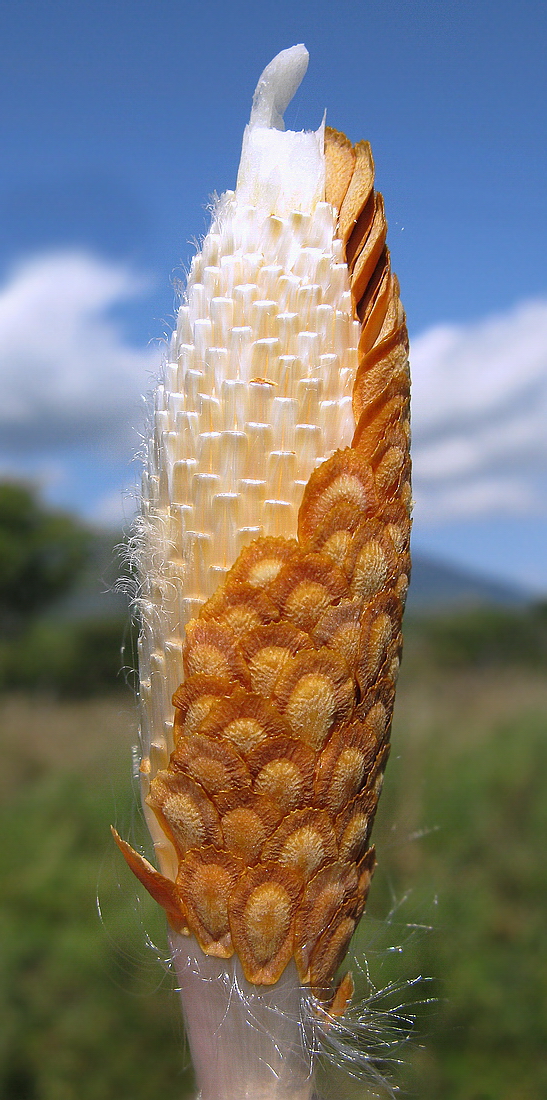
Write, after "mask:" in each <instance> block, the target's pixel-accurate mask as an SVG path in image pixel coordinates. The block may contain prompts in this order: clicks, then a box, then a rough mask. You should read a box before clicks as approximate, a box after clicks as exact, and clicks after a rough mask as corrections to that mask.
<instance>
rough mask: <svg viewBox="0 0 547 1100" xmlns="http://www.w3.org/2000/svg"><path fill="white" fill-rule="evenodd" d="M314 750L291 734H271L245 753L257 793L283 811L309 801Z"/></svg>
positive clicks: (285, 811) (307, 803) (311, 787)
mask: <svg viewBox="0 0 547 1100" xmlns="http://www.w3.org/2000/svg"><path fill="white" fill-rule="evenodd" d="M314 765H315V753H314V752H313V750H312V749H311V748H309V746H308V745H304V744H303V743H302V741H296V740H295V739H294V738H292V737H272V738H268V740H267V741H263V742H262V744H260V745H259V746H258V748H256V749H254V750H253V751H252V752H250V753H249V755H248V757H247V767H248V768H249V771H250V772H251V775H252V776H253V780H254V782H253V787H254V790H255V792H256V793H257V794H261V795H267V796H268V797H269V798H271V799H272V800H273V801H274V802H276V803H277V804H278V805H279V806H280V807H281V809H282V810H283V811H284V813H290V811H291V810H295V809H296V808H297V807H299V806H306V805H309V804H310V802H311V799H312V790H313V771H314Z"/></svg>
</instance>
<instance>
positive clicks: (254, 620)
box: [199, 581, 279, 638]
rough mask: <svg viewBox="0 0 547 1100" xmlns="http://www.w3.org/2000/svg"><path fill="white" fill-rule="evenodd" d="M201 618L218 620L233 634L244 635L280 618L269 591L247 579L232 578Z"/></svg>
mask: <svg viewBox="0 0 547 1100" xmlns="http://www.w3.org/2000/svg"><path fill="white" fill-rule="evenodd" d="M199 618H200V619H215V620H216V621H217V622H219V623H221V624H222V625H223V626H225V627H226V629H227V630H229V631H230V633H231V634H232V636H233V637H235V638H241V637H242V636H243V635H244V634H247V633H248V631H249V630H253V629H254V628H255V627H257V626H262V625H263V624H264V623H270V622H275V621H276V620H277V619H279V611H278V609H277V607H276V606H275V603H273V602H272V600H271V599H269V597H268V596H267V595H266V593H265V592H263V591H261V590H260V589H257V588H256V586H254V585H252V584H249V583H246V582H244V581H240V582H234V581H232V582H231V583H230V584H229V585H228V586H224V585H221V587H220V588H219V589H218V590H217V591H216V592H215V593H214V595H213V596H211V598H210V599H209V600H207V603H206V604H204V606H203V607H202V609H201V611H200V614H199Z"/></svg>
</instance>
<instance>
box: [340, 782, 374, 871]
mask: <svg viewBox="0 0 547 1100" xmlns="http://www.w3.org/2000/svg"><path fill="white" fill-rule="evenodd" d="M377 806H378V796H377V794H376V792H375V790H374V788H370V787H365V789H364V791H361V792H360V793H359V794H357V795H355V797H354V798H352V800H351V802H350V803H349V804H348V805H347V806H346V807H345V808H344V810H342V812H341V813H340V814H339V815H338V817H337V818H336V821H335V829H336V836H337V841H338V850H339V854H340V859H342V860H344V861H346V862H349V861H352V862H357V861H358V860H360V859H361V858H362V857H363V853H364V852H366V850H367V845H368V841H369V837H370V833H371V830H372V825H373V822H374V815H375V813H376V809H377Z"/></svg>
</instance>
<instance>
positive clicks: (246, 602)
mask: <svg viewBox="0 0 547 1100" xmlns="http://www.w3.org/2000/svg"><path fill="white" fill-rule="evenodd" d="M325 152H326V169H327V172H326V200H327V202H330V203H331V205H332V206H333V207H334V208H335V210H336V211H337V212H338V230H337V232H338V236H339V237H340V239H341V240H342V242H343V244H344V247H345V256H346V261H347V265H348V271H349V280H350V286H351V291H352V296H353V305H354V312H355V316H356V317H358V318H359V320H360V322H361V339H360V344H359V366H358V370H357V374H356V378H355V385H354V389H353V411H354V416H355V425H356V427H355V435H354V438H353V442H352V445H351V447H347V448H345V449H343V450H339V451H337V452H336V453H335V454H333V455H332V457H330V458H328V459H327V460H326V461H324V462H323V463H322V464H321V465H320V466H319V467H318V468H317V469H316V470H315V471H314V472H313V474H312V476H311V477H310V479H309V481H308V483H307V485H306V486H305V489H304V492H303V498H302V503H301V507H300V511H299V515H298V531H297V538H293V539H288V538H272V537H269V538H262V539H257V540H256V541H254V542H253V543H251V545H250V546H248V547H247V548H246V549H244V550H243V551H242V553H241V554H240V555H239V557H238V558H237V560H236V561H235V562H234V564H233V566H232V568H231V569H230V571H229V572H228V574H227V575H226V577H225V580H224V582H223V583H222V584H221V585H220V586H219V587H218V589H217V591H216V592H215V593H214V595H213V596H212V597H211V598H210V599H209V600H208V601H207V602H206V603H205V604H204V606H203V607H202V609H201V611H200V612H199V614H198V615H197V617H196V618H195V619H193V620H192V621H191V622H190V624H189V625H188V628H187V631H186V640H185V646H184V653H183V659H184V670H185V674H186V680H185V682H184V683H183V684H182V685H181V686H180V688H179V689H178V690H177V692H176V693H175V696H174V698H173V703H174V706H175V723H174V736H175V749H174V752H173V753H172V756H171V760H170V763H169V765H168V767H167V768H164V769H163V770H162V771H159V772H158V773H157V774H156V776H155V777H154V778H153V779H152V782H151V787H150V794H149V796H148V799H147V801H148V804H149V806H150V807H151V808H152V810H153V811H154V813H155V814H156V816H157V818H158V820H159V822H160V824H161V826H162V828H163V830H164V831H165V833H166V835H167V836H168V838H169V840H170V841H171V842H172V844H173V845H174V848H175V850H176V853H177V858H178V864H179V869H178V875H177V878H176V883H172V882H170V881H169V880H168V879H166V878H164V877H163V876H162V875H160V874H159V873H158V872H157V871H155V870H154V869H153V868H152V867H151V865H150V864H148V863H147V861H146V860H144V859H142V857H139V856H138V855H137V854H136V853H133V852H132V850H131V849H130V848H129V846H128V845H126V844H125V842H123V841H119V840H118V843H119V844H120V847H121V850H122V852H123V854H124V855H125V857H126V859H127V861H128V863H129V865H130V866H131V868H132V870H133V871H134V872H135V873H136V874H137V875H138V877H139V878H140V879H141V881H142V882H144V883H145V885H146V886H147V887H148V889H149V890H150V892H151V894H152V895H153V896H154V897H155V898H156V899H157V900H158V901H159V902H160V904H161V905H163V906H164V908H165V910H166V912H167V916H168V918H169V921H170V922H171V924H172V925H173V927H175V928H176V929H177V930H179V931H180V930H181V929H182V930H185V929H188V930H189V931H191V932H192V933H193V934H194V935H195V936H196V938H197V940H198V942H199V944H200V946H201V948H202V950H203V951H204V952H205V953H207V954H211V955H216V956H219V957H222V958H227V957H229V956H231V955H232V954H233V953H234V951H235V952H237V954H238V956H239V958H240V960H241V964H242V967H243V971H244V973H245V976H246V977H247V979H248V980H249V981H251V982H254V983H258V984H272V983H274V982H276V981H277V980H278V978H279V977H280V975H281V974H282V972H283V970H284V968H285V966H286V965H287V963H288V962H289V960H290V959H291V957H293V958H294V959H295V962H296V966H297V969H298V972H299V975H300V978H301V980H302V982H304V983H309V984H310V985H311V988H312V990H313V992H314V993H315V994H316V995H317V997H318V998H320V999H322V1000H325V1001H329V1000H330V1002H331V1010H332V1011H334V1012H341V1011H343V1010H344V1006H345V1004H346V1003H347V1000H348V998H349V997H350V996H351V982H350V980H349V979H348V978H347V977H346V978H345V979H343V981H342V983H341V985H340V986H339V989H338V992H337V993H336V994H334V989H333V979H334V974H335V971H336V969H337V968H338V966H339V964H340V963H341V961H342V959H343V957H344V955H345V953H346V951H347V948H348V945H349V942H350V939H351V936H352V934H353V931H354V929H355V927H356V924H357V922H358V920H359V918H360V916H361V913H362V911H363V909H364V905H365V902H366V897H367V893H368V888H369V885H370V880H371V877H372V873H373V871H374V866H375V857H374V849H372V848H369V847H368V844H369V838H370V831H371V828H372V823H373V820H374V815H375V812H376V806H377V802H378V797H379V792H380V788H381V782H382V776H383V771H384V767H385V764H386V761H387V757H388V754H389V744H388V741H389V730H390V723H391V715H392V709H393V700H394V692H395V682H396V678H397V670H398V665H399V658H400V650H401V633H400V628H401V618H402V613H403V604H404V597H405V593H406V588H407V585H408V575H409V567H410V563H409V533H410V483H409V456H408V451H409V434H410V433H409V374H408V360H407V354H408V339H407V332H406V326H405V322H404V314H403V310H402V307H401V303H400V300H399V287H398V283H397V280H396V278H395V277H394V276H393V275H392V273H391V268H390V259H389V252H388V250H387V247H386V244H385V238H386V223H385V217H384V209H383V202H382V198H381V196H380V195H378V194H376V193H375V192H374V189H373V178H374V168H373V162H372V156H371V152H370V147H369V145H368V143H366V142H360V143H359V144H358V145H356V146H355V147H352V145H351V143H350V142H349V141H348V139H347V138H345V137H344V135H342V134H339V133H336V132H335V131H333V130H327V132H326V142H325ZM333 994H334V1000H332V998H333Z"/></svg>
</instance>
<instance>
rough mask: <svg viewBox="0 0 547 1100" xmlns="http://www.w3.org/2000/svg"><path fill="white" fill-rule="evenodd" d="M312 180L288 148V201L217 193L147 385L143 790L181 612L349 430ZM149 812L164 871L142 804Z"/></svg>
mask: <svg viewBox="0 0 547 1100" xmlns="http://www.w3.org/2000/svg"><path fill="white" fill-rule="evenodd" d="M274 98H275V97H274ZM251 132H253V133H254V132H257V133H258V132H262V133H264V134H266V135H274V136H276V138H280V139H284V138H287V137H288V136H289V135H288V134H287V133H282V132H281V131H279V130H275V129H269V130H266V129H264V130H262V129H261V128H259V129H258V130H257V129H256V128H253V127H251ZM293 136H295V137H305V138H306V139H308V138H309V139H312V140H313V143H314V146H315V149H316V151H317V149H318V145H317V135H314V134H312V135H310V134H307V135H293ZM321 140H322V139H321ZM319 159H320V164H319ZM300 166H301V168H302V189H301V193H300V194H298V189H297V191H296V193H295V190H294V186H295V180H297V177H298V173H299V169H300ZM281 178H282V180H283V179H284V176H283V175H282V177H281ZM310 178H311V177H310V172H309V163H308V161H307V160H306V158H305V157H304V158H302V160H300V159H299V157H296V159H295V160H294V164H293V171H292V173H291V174H290V178H289V184H290V189H291V190H290V202H291V203H294V204H295V205H294V207H293V208H291V209H289V211H288V212H287V210H286V206H287V201H286V200H287V193H285V192H283V190H282V193H280V197H279V204H278V207H279V208H278V207H277V206H275V205H274V211H273V212H271V213H268V212H265V210H264V209H263V208H257V207H256V206H252V205H249V203H248V201H247V199H246V197H245V196H242V195H241V193H240V189H239V185H238V188H237V189H236V191H235V192H228V193H227V194H225V195H224V196H223V198H222V199H221V200H220V202H219V205H218V208H217V210H216V213H215V216H214V219H213V223H212V226H211V229H210V231H209V233H208V234H207V236H206V238H205V240H204V242H203V247H202V249H201V251H200V252H198V254H197V255H196V256H195V257H194V260H193V262H192V266H191V270H190V274H189V278H188V285H187V288H186V294H185V299H184V302H183V305H182V306H181V308H180V310H179V314H178V322H177V329H176V332H175V333H174V334H173V338H172V342H171V354H170V360H169V362H167V363H166V364H165V368H164V375H163V381H162V383H161V384H160V385H159V386H158V388H157V390H156V394H155V410H154V413H153V421H152V424H151V438H150V441H149V444H148V450H147V461H146V467H145V471H144V476H143V514H142V532H141V536H142V537H141V546H140V568H141V582H142V592H141V612H142V623H143V626H142V633H141V639H140V654H139V666H140V680H141V696H142V703H143V707H142V715H143V720H142V734H143V756H144V761H143V769H144V776H143V778H144V788H145V793H146V790H147V788H148V783H149V781H150V779H151V778H152V777H153V775H154V774H155V773H156V771H157V770H158V769H159V768H162V767H165V766H166V764H167V762H168V757H169V754H170V752H171V750H172V748H173V744H172V718H173V707H172V704H171V696H172V694H173V691H174V690H175V689H176V688H177V686H178V685H179V684H180V682H181V681H182V679H183V668H182V643H183V637H184V630H185V627H186V624H187V623H188V621H189V620H190V619H191V618H192V617H193V616H194V615H195V614H196V613H197V612H198V611H199V608H200V607H201V606H202V604H203V603H204V602H205V600H207V599H208V597H209V596H210V595H211V594H212V593H213V592H214V591H215V589H216V588H217V587H218V585H219V583H221V582H222V580H223V578H224V576H225V575H226V572H227V571H228V569H229V568H230V567H231V565H232V564H233V563H234V561H235V559H236V558H237V556H238V554H239V552H240V551H241V549H242V548H243V547H244V546H246V545H248V544H249V543H250V542H251V541H252V540H253V539H255V538H257V537H260V536H263V535H281V536H285V537H295V535H296V530H297V517H298V508H299V505H300V502H301V499H302V493H303V490H304V486H305V484H306V482H307V481H308V479H309V477H310V475H311V473H312V471H313V470H314V468H315V467H316V466H318V465H319V464H320V463H321V462H323V461H324V459H325V458H327V457H329V456H330V455H331V454H332V453H333V452H334V451H335V450H337V449H338V448H343V447H346V446H349V444H350V442H351V438H352V436H353V432H354V421H353V414H352V407H351V392H352V388H353V381H354V378H355V372H356V369H357V344H358V339H359V335H360V326H359V322H358V321H356V320H354V318H353V306H352V299H351V294H350V289H349V278H348V271H347V266H346V264H345V262H343V260H342V245H341V242H340V241H339V240H338V239H336V237H335V235H334V233H335V213H334V211H333V209H332V207H331V206H330V205H329V204H328V203H326V202H324V201H323V197H324V155H323V153H321V158H318V163H317V165H316V171H315V177H314V178H315V188H316V191H317V196H316V198H314V199H313V201H312V202H311V203H310ZM147 813H149V812H148V811H147ZM149 825H150V828H151V831H152V834H153V836H154V838H155V840H156V847H157V854H158V858H159V859H160V863H161V866H162V869H163V871H164V873H167V874H170V873H172V872H173V869H174V863H173V861H172V858H171V853H170V852H169V848H168V846H167V841H166V839H165V835H164V834H163V832H162V831H161V830H160V829H159V828H158V826H157V823H156V821H155V818H154V817H153V816H152V815H151V814H149Z"/></svg>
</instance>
